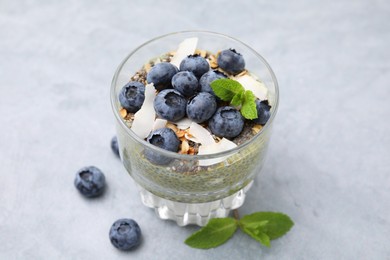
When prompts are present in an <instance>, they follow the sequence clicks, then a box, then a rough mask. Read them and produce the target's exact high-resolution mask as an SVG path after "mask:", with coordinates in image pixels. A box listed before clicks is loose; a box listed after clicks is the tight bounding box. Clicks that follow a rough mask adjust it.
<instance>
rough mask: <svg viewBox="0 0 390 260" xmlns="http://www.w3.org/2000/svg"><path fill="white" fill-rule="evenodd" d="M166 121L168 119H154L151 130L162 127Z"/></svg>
mask: <svg viewBox="0 0 390 260" xmlns="http://www.w3.org/2000/svg"><path fill="white" fill-rule="evenodd" d="M167 122H168V121H167V120H165V119H161V118H156V120H155V121H154V123H153V131H154V130H157V129H160V128H164V127H165V125H166V124H167Z"/></svg>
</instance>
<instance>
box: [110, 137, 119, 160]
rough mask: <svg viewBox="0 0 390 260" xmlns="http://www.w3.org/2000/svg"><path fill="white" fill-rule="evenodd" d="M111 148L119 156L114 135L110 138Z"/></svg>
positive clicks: (116, 139)
mask: <svg viewBox="0 0 390 260" xmlns="http://www.w3.org/2000/svg"><path fill="white" fill-rule="evenodd" d="M111 150H112V152H113V153H114V154H115V155H116V156H118V157H120V155H119V146H118V138H117V137H116V136H114V137H113V138H112V139H111Z"/></svg>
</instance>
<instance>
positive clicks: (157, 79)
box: [146, 62, 179, 91]
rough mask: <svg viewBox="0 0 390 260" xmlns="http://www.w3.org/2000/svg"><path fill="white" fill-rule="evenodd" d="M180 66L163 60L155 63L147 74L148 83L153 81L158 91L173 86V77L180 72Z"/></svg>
mask: <svg viewBox="0 0 390 260" xmlns="http://www.w3.org/2000/svg"><path fill="white" fill-rule="evenodd" d="M178 71H179V70H178V68H177V67H176V66H175V65H173V64H171V63H169V62H161V63H157V64H155V65H154V66H153V67H152V68H151V69H150V71H149V73H148V74H147V75H146V80H147V82H148V83H153V85H154V88H155V89H157V90H158V91H161V90H163V89H167V88H172V85H171V81H172V77H173V76H174V75H175V74H176V73H177V72H178Z"/></svg>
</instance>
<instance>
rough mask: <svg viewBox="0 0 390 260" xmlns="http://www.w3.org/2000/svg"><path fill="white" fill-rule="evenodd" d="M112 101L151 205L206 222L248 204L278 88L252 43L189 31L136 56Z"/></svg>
mask: <svg viewBox="0 0 390 260" xmlns="http://www.w3.org/2000/svg"><path fill="white" fill-rule="evenodd" d="M111 103H112V107H113V111H114V114H115V116H116V119H117V120H116V122H117V124H116V126H117V137H118V144H119V150H120V155H121V159H122V161H123V164H124V166H125V168H126V170H127V171H128V173H129V174H130V175H131V177H132V178H133V179H134V181H135V182H136V183H137V185H138V187H139V189H140V194H141V199H142V201H143V203H144V204H145V205H146V206H148V207H151V208H154V209H155V211H156V213H157V215H158V216H159V217H160V218H162V219H171V220H174V221H176V222H177V224H178V225H181V226H183V225H187V224H197V225H200V226H203V225H205V224H206V223H207V222H208V220H209V219H210V218H213V217H225V216H227V215H228V214H229V212H230V210H232V209H235V208H238V207H240V206H241V205H242V204H243V203H244V200H245V193H246V191H248V190H249V188H250V186H251V185H252V183H253V180H254V178H255V177H256V176H257V174H258V173H260V171H261V168H262V167H263V164H264V159H265V154H266V151H267V146H268V143H269V139H270V134H271V127H272V122H273V119H274V117H275V114H276V110H277V106H278V86H277V82H276V78H275V76H274V74H273V72H272V70H271V68H270V67H269V65H268V64H267V63H266V61H265V60H264V58H262V57H261V56H260V55H259V54H257V53H256V52H255V51H254V50H252V49H251V48H250V47H248V46H247V45H245V44H244V43H242V42H240V41H238V40H235V39H233V38H231V37H228V36H225V35H221V34H217V33H212V32H200V31H188V32H180V33H173V34H169V35H164V36H161V37H158V38H155V39H153V40H151V41H149V42H147V43H145V44H143V45H142V46H140V47H139V48H137V49H136V50H135V51H133V52H132V53H130V55H128V56H127V57H126V58H125V60H124V61H123V62H122V63H121V64H120V66H119V68H118V69H117V71H116V73H115V76H114V79H113V82H112V88H111Z"/></svg>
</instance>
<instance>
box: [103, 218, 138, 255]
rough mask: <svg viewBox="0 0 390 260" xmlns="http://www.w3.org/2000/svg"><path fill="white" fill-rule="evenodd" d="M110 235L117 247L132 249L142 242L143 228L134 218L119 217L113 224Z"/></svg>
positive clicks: (125, 249) (112, 242)
mask: <svg viewBox="0 0 390 260" xmlns="http://www.w3.org/2000/svg"><path fill="white" fill-rule="evenodd" d="M109 237H110V241H111V244H112V245H113V246H115V247H116V248H118V249H120V250H124V251H127V250H132V249H135V248H136V247H138V246H139V245H140V244H141V228H140V227H139V225H138V224H137V222H135V221H134V220H132V219H118V220H117V221H115V222H114V224H112V226H111V228H110V233H109Z"/></svg>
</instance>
